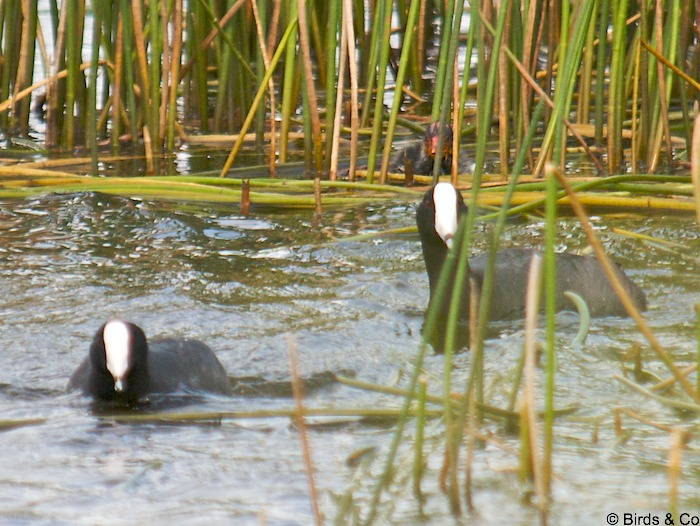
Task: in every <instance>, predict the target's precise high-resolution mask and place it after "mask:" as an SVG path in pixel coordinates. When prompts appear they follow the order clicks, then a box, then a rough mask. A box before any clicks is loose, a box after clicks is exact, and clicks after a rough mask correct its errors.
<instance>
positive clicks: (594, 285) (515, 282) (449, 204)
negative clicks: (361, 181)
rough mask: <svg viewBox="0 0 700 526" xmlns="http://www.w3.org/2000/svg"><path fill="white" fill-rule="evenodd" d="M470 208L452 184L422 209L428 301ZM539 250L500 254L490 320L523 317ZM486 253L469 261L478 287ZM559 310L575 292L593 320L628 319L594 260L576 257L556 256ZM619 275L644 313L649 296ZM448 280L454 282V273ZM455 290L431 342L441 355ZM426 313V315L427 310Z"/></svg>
mask: <svg viewBox="0 0 700 526" xmlns="http://www.w3.org/2000/svg"><path fill="white" fill-rule="evenodd" d="M466 210H467V206H466V205H465V204H464V199H463V198H462V195H461V194H460V193H459V192H458V191H457V190H456V189H455V187H454V186H452V185H451V184H450V183H438V184H437V185H435V186H434V187H433V188H431V189H430V190H428V191H427V192H426V193H425V195H424V196H423V200H422V201H421V203H420V204H419V205H418V209H417V213H416V221H417V224H418V232H419V234H420V240H421V245H422V248H423V259H424V260H425V268H426V270H427V272H428V279H429V281H430V302H431V303H432V301H433V295H434V294H435V289H436V287H437V283H438V278H439V277H440V271H441V269H442V265H443V263H444V261H445V258H446V256H447V252H448V250H449V248H451V247H452V241H453V237H454V236H455V234H456V232H457V226H458V224H459V218H460V216H461V215H462V214H464V213H465V212H466ZM535 253H540V251H539V250H533V249H519V248H506V249H501V250H499V251H498V252H497V255H496V264H495V268H494V272H495V274H494V285H493V295H492V297H491V310H490V315H489V319H490V320H508V319H515V318H520V317H523V316H524V312H525V291H526V288H527V273H528V270H529V265H530V260H531V258H532V255H533V254H535ZM487 259H488V255H487V254H479V255H477V256H474V257H471V258H470V259H469V269H470V277H471V278H472V280H473V281H474V282H475V283H476V285H477V287H479V289H480V288H481V284H482V282H483V279H484V273H485V270H486V263H487ZM556 261H557V294H556V302H557V310H558V311H559V310H569V309H572V308H573V304H572V303H571V302H570V301H569V300H568V299H567V298H566V296H564V292H566V291H572V292H575V293H576V294H578V295H579V296H581V297H582V298H583V299H584V300H585V301H586V303H587V304H588V309H589V311H590V314H591V315H592V316H627V311H626V310H625V308H624V307H623V305H622V303H621V302H620V300H619V299H618V297H617V295H616V294H615V292H614V290H613V288H612V286H611V285H610V283H608V280H607V278H606V276H605V273H604V272H603V269H602V267H601V266H600V263H599V262H598V260H597V259H596V258H594V257H588V256H578V255H574V254H566V253H563V254H557V257H556ZM616 270H617V273H618V277H619V278H620V280H621V282H622V284H623V286H624V287H625V289H626V290H627V292H628V293H629V294H630V296H631V298H632V299H633V301H634V303H635V304H636V306H637V307H638V308H639V309H640V310H644V309H646V298H645V296H644V293H643V292H642V290H641V289H640V288H639V287H638V286H637V285H636V284H635V283H633V282H632V281H631V280H630V279H629V278H628V277H627V276H626V275H625V273H624V272H623V271H622V269H620V268H619V267H616ZM455 272H456V265H455V270H454V271H453V276H451V278H450V280H451V281H454V273H455ZM469 290H470V285H469V280H467V282H466V284H465V287H464V289H463V290H462V291H460V295H461V298H460V313H461V315H460V320H459V333H458V335H457V345H458V347H464V346H467V345H468V344H469V323H468V319H467V317H468V314H467V313H468V306H469ZM453 292H454V291H453V290H452V289H448V293H447V294H445V296H444V297H443V299H442V301H441V302H440V305H439V307H438V308H439V309H440V312H439V314H438V318H437V319H438V322H437V324H436V326H435V330H434V331H433V333H432V334H429V335H427V341H428V342H429V343H431V344H432V346H433V348H434V349H435V350H436V351H437V352H442V351H443V342H444V337H445V330H446V324H447V315H448V312H449V305H450V297H451V295H452V293H453ZM426 313H427V311H426Z"/></svg>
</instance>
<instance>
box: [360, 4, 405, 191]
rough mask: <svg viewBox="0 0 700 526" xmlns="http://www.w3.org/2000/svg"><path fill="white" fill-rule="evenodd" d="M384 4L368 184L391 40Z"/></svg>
mask: <svg viewBox="0 0 700 526" xmlns="http://www.w3.org/2000/svg"><path fill="white" fill-rule="evenodd" d="M380 2H382V3H384V4H385V5H384V10H383V15H384V19H383V20H382V32H381V35H380V43H381V45H380V48H379V63H378V67H379V69H378V70H377V93H376V98H375V101H374V120H373V121H372V139H371V141H370V144H369V154H368V156H367V180H368V181H369V182H370V183H373V182H374V167H375V165H376V161H377V150H378V149H379V140H380V139H381V137H382V122H383V120H384V119H383V117H384V111H383V108H384V88H385V84H386V70H387V66H388V64H389V41H390V39H391V15H392V14H393V11H392V9H391V4H392V2H391V0H380ZM395 97H399V98H400V97H401V94H400V92H399V93H396V94H395Z"/></svg>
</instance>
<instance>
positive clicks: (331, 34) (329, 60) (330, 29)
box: [324, 0, 343, 172]
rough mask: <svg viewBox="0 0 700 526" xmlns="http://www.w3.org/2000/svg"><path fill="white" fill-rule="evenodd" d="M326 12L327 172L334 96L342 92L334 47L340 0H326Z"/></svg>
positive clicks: (329, 164)
mask: <svg viewBox="0 0 700 526" xmlns="http://www.w3.org/2000/svg"><path fill="white" fill-rule="evenodd" d="M327 9H328V11H327V12H326V94H325V98H326V122H325V128H326V150H325V162H324V170H325V171H326V172H328V171H329V170H330V167H331V150H332V149H333V141H332V137H333V132H334V127H335V119H334V118H333V117H334V115H335V108H336V100H335V99H336V96H337V90H340V91H341V92H342V90H343V85H340V86H338V85H337V84H336V82H338V79H337V68H336V58H335V54H336V49H337V47H338V31H339V25H338V24H339V21H340V12H341V0H328V4H327Z"/></svg>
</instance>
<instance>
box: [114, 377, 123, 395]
mask: <svg viewBox="0 0 700 526" xmlns="http://www.w3.org/2000/svg"><path fill="white" fill-rule="evenodd" d="M114 390H115V391H116V392H117V393H122V392H124V382H123V381H122V379H121V378H115V379H114Z"/></svg>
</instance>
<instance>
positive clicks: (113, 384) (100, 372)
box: [68, 320, 231, 403]
mask: <svg viewBox="0 0 700 526" xmlns="http://www.w3.org/2000/svg"><path fill="white" fill-rule="evenodd" d="M68 389H69V390H77V389H80V390H81V391H82V392H83V393H84V394H86V395H90V396H92V397H94V398H95V399H97V400H105V401H117V402H128V403H131V402H137V401H139V400H141V399H143V398H144V397H146V396H147V395H149V394H152V393H172V392H175V391H181V390H183V391H206V392H210V393H217V394H225V395H229V394H231V385H230V383H229V379H228V376H227V374H226V371H225V369H224V367H223V366H222V365H221V362H219V360H218V359H217V357H216V355H215V354H214V352H213V351H212V350H211V349H210V348H209V347H208V346H207V345H205V344H204V343H202V342H200V341H197V340H183V339H176V338H166V339H160V340H154V341H153V342H150V343H149V342H147V341H146V335H145V334H144V332H143V330H142V329H141V328H140V327H139V326H137V325H135V324H133V323H130V322H127V321H122V320H110V321H108V322H107V323H105V324H104V325H102V327H100V328H99V330H98V331H97V333H96V334H95V337H94V339H93V340H92V344H91V345H90V354H89V355H88V357H87V358H85V360H83V362H82V363H81V364H80V366H79V367H78V368H77V369H76V370H75V372H74V373H73V374H72V375H71V377H70V380H69V382H68Z"/></svg>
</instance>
